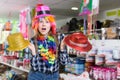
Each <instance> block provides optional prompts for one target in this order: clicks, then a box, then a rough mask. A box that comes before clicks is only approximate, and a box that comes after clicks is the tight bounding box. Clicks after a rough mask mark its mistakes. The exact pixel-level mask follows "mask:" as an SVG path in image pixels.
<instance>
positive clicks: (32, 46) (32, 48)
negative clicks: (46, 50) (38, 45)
mask: <svg viewBox="0 0 120 80" xmlns="http://www.w3.org/2000/svg"><path fill="white" fill-rule="evenodd" d="M28 48H30V49H31V51H32V55H36V50H35V45H34V44H32V43H30V44H29V46H28Z"/></svg>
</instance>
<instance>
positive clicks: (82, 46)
mask: <svg viewBox="0 0 120 80" xmlns="http://www.w3.org/2000/svg"><path fill="white" fill-rule="evenodd" d="M64 42H65V44H66V45H68V46H70V47H71V48H73V49H75V50H79V51H81V52H88V51H89V50H91V49H92V45H91V44H90V43H89V41H88V38H87V37H86V36H85V35H84V34H83V33H81V32H80V33H78V32H77V33H73V34H70V35H68V36H66V37H65V39H64Z"/></svg>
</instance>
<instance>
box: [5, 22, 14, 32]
mask: <svg viewBox="0 0 120 80" xmlns="http://www.w3.org/2000/svg"><path fill="white" fill-rule="evenodd" d="M11 27H12V24H11V22H10V20H8V21H7V22H6V23H5V25H4V30H6V31H11Z"/></svg>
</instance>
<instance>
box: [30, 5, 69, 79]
mask: <svg viewBox="0 0 120 80" xmlns="http://www.w3.org/2000/svg"><path fill="white" fill-rule="evenodd" d="M32 27H33V28H34V30H35V32H36V35H35V36H34V37H33V38H32V39H31V44H30V45H29V48H30V49H31V52H32V58H31V71H30V72H29V75H28V80H58V79H59V63H61V64H67V62H68V61H69V60H68V54H67V53H66V51H64V46H65V45H64V43H63V41H62V42H61V45H60V51H57V40H56V38H55V37H54V35H55V34H56V24H55V20H54V16H53V15H51V14H50V9H49V7H48V6H46V5H43V4H40V5H37V7H36V16H35V18H34V19H33V26H32Z"/></svg>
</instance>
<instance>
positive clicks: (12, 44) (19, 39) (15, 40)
mask: <svg viewBox="0 0 120 80" xmlns="http://www.w3.org/2000/svg"><path fill="white" fill-rule="evenodd" d="M7 41H8V45H9V47H8V48H7V50H10V51H19V50H23V49H24V48H26V47H27V46H28V45H29V43H30V42H29V41H28V40H25V39H24V37H23V35H22V33H13V34H10V35H9V36H8V37H7Z"/></svg>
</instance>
